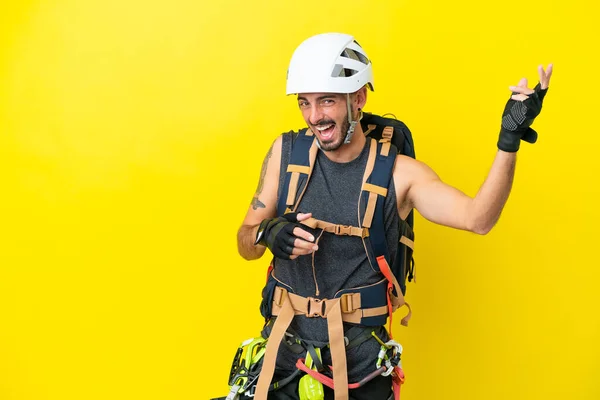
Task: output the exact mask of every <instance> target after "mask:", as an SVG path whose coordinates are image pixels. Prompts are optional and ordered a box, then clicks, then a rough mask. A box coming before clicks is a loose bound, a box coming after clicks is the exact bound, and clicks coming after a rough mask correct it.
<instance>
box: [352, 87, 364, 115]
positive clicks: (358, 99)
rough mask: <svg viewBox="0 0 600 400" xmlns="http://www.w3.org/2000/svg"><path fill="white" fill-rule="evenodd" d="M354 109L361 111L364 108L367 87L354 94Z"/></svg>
mask: <svg viewBox="0 0 600 400" xmlns="http://www.w3.org/2000/svg"><path fill="white" fill-rule="evenodd" d="M352 103H353V104H352V105H353V106H354V108H355V109H361V110H362V109H363V108H365V104H366V103H367V87H366V86H363V87H362V88H360V89H359V90H358V91H356V92H355V93H354V101H353V102H352Z"/></svg>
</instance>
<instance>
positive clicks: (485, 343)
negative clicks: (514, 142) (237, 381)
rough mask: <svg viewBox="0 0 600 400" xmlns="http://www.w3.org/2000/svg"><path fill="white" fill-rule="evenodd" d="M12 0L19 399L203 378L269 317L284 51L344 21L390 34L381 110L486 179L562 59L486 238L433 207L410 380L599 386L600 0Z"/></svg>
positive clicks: (434, 391) (539, 389)
mask: <svg viewBox="0 0 600 400" xmlns="http://www.w3.org/2000/svg"><path fill="white" fill-rule="evenodd" d="M484 3H485V2H482V1H479V0H477V1H476V0H456V1H449V2H446V1H435V2H432V1H422V0H420V1H416V0H413V1H386V2H375V1H373V2H370V3H367V2H364V1H354V0H347V1H343V2H324V1H314V0H306V1H301V2H287V1H279V2H275V1H273V2H267V1H253V2H242V1H231V0H224V1H219V2H202V1H193V0H170V1H139V0H135V1H134V0H130V1H121V0H119V1H117V0H103V1H99V0H88V1H81V0H63V1H58V0H57V1H45V2H44V1H39V2H38V1H28V0H27V1H26V0H20V1H16V0H13V1H11V2H4V3H3V5H2V12H1V13H0V182H1V190H2V191H1V196H0V399H2V400H46V399H52V400H55V399H56V400H59V399H60V400H71V399H86V400H87V399H90V400H91V399H144V400H150V399H169V400H171V399H173V400H175V399H177V400H179V399H206V398H209V397H216V396H223V395H225V394H226V392H227V386H226V381H227V376H228V372H229V367H230V363H231V359H232V356H233V354H234V352H235V349H236V348H237V346H238V344H239V343H240V342H241V341H242V340H244V339H247V338H249V337H252V336H256V335H258V332H259V330H260V328H261V317H260V315H259V312H258V305H259V301H260V290H261V289H262V284H263V282H264V279H265V273H264V272H265V268H266V265H267V262H268V259H267V257H265V258H263V259H262V260H259V261H255V262H244V261H243V260H242V259H241V258H240V257H239V256H238V255H237V251H236V231H237V228H238V226H239V224H240V223H241V221H242V219H243V216H244V214H245V212H246V209H247V207H248V204H249V203H250V200H251V198H252V195H253V193H254V190H255V188H256V183H257V180H258V174H259V171H260V166H261V162H262V159H263V157H264V154H265V153H266V150H267V148H268V146H269V145H270V143H271V142H272V140H273V139H274V138H275V137H276V136H277V135H278V134H280V133H281V132H284V131H287V130H290V129H297V128H300V127H302V126H303V125H302V120H301V118H300V114H299V112H298V111H297V108H296V105H295V101H294V99H293V98H292V97H289V98H287V97H285V95H284V90H285V75H286V68H287V63H288V61H289V57H290V56H291V53H292V51H293V49H294V48H295V46H296V45H298V44H299V43H300V42H301V41H302V40H303V39H305V38H306V37H308V36H310V35H313V34H316V33H320V32H324V31H343V32H349V33H353V34H355V35H356V37H357V38H358V41H359V43H360V44H361V45H362V46H364V47H365V49H366V50H367V53H368V55H369V56H370V57H371V58H372V60H373V64H374V68H375V79H376V82H375V86H376V92H374V93H370V95H369V100H368V103H367V107H366V109H367V111H373V112H377V113H380V114H382V113H386V112H392V113H394V114H395V115H396V116H397V117H398V118H400V119H401V120H403V121H404V122H405V123H407V124H408V126H409V127H410V129H411V130H412V132H413V135H414V139H415V143H416V149H417V156H418V158H419V159H421V160H423V161H425V162H426V163H428V164H429V165H430V166H431V167H433V168H434V169H435V170H436V171H437V172H438V173H439V174H440V175H441V177H442V178H443V179H444V180H445V181H446V182H448V183H451V184H453V185H455V186H457V187H459V188H461V189H462V190H464V191H465V192H467V193H469V194H471V195H474V194H475V193H476V191H477V189H478V187H479V185H480V183H481V182H482V181H483V179H484V177H485V175H486V173H487V170H488V168H489V166H490V165H491V161H492V159H493V156H494V153H495V151H496V150H495V143H496V139H497V133H498V128H499V122H500V115H501V113H502V110H503V107H504V104H505V101H506V99H507V98H508V95H509V91H508V86H509V85H511V84H516V83H517V82H518V80H519V78H521V77H522V76H525V77H528V78H529V79H530V83H531V86H533V84H535V82H536V79H537V73H536V67H537V65H538V64H544V65H547V64H548V63H550V62H553V63H554V64H555V74H554V76H553V78H552V82H551V89H550V91H549V93H548V96H547V97H546V101H545V104H544V110H543V112H542V114H541V116H540V117H539V118H538V120H537V121H536V123H535V125H534V127H535V128H536V129H537V130H538V132H539V134H540V138H539V142H538V143H537V144H535V145H534V146H531V145H527V144H525V145H523V146H522V151H521V152H520V154H519V159H518V168H517V176H516V181H515V185H514V190H513V192H512V195H511V198H510V200H509V203H508V205H507V207H506V209H505V211H504V214H503V216H502V218H501V221H500V223H499V224H498V225H497V227H496V228H495V229H494V230H493V231H492V232H491V233H490V234H489V235H487V236H484V237H481V236H476V235H472V234H468V233H466V232H459V231H455V230H451V229H447V228H444V227H440V226H435V225H433V224H431V223H428V222H426V221H425V220H423V219H422V218H421V217H417V220H416V235H417V236H416V240H417V248H416V255H415V257H416V263H417V276H418V283H417V284H410V285H409V288H408V301H409V302H410V303H411V305H412V307H413V312H414V317H413V319H412V321H411V324H410V327H409V328H404V327H400V325H399V324H398V320H399V318H398V317H396V319H395V322H396V323H395V336H396V338H397V339H398V340H399V341H401V342H402V344H403V345H404V347H405V353H404V357H403V363H404V368H405V371H406V374H407V381H406V385H405V386H404V387H403V398H404V399H413V400H430V399H445V400H451V399H508V398H510V399H598V398H600V376H599V374H600V361H599V360H600V344H599V342H600V341H599V339H600V322H599V320H600V318H599V312H598V307H599V306H600V301H599V300H598V285H599V283H600V282H599V281H600V272H599V271H598V261H597V257H596V250H597V248H598V242H597V239H596V237H597V233H596V230H595V228H596V227H597V226H598V224H599V223H600V212H599V211H598V203H599V200H600V199H599V197H600V196H599V191H600V189H599V188H598V172H600V168H599V161H598V146H599V145H600V139H599V135H598V133H599V132H598V131H599V130H598V126H597V125H598V121H597V116H598V111H597V108H598V100H597V99H598V93H599V92H600V90H599V89H600V88H599V87H598V86H599V85H598V77H597V74H598V72H597V69H598V67H597V64H596V59H597V58H596V54H597V46H598V45H597V42H598V39H599V37H600V35H599V32H598V28H597V27H598V18H599V17H600V12H599V9H598V5H597V4H598V3H597V2H596V1H593V0H587V1H586V0H570V1H558V0H549V1H543V2H542V1H532V0H525V1H521V2H507V1H502V2H491V3H488V4H487V5H484Z"/></svg>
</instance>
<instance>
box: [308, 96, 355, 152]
mask: <svg viewBox="0 0 600 400" xmlns="http://www.w3.org/2000/svg"><path fill="white" fill-rule="evenodd" d="M298 107H300V111H301V112H302V117H303V118H304V121H306V123H307V124H308V127H309V128H310V129H311V130H312V132H313V134H314V135H315V136H316V137H317V140H318V141H319V144H320V147H321V149H322V150H325V151H334V150H337V149H339V148H340V146H341V145H342V144H343V142H344V138H345V137H346V132H348V128H349V126H350V124H349V123H348V109H347V106H346V95H345V94H337V93H302V94H299V95H298Z"/></svg>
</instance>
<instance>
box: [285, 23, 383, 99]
mask: <svg viewBox="0 0 600 400" xmlns="http://www.w3.org/2000/svg"><path fill="white" fill-rule="evenodd" d="M366 84H368V85H369V88H370V89H371V90H373V69H372V67H371V61H370V60H369V58H368V57H367V54H366V53H365V51H364V50H363V49H362V48H361V47H360V46H359V45H358V43H357V42H356V41H355V40H354V37H352V36H350V35H346V34H343V33H323V34H319V35H316V36H313V37H310V38H308V39H306V40H305V41H304V42H302V43H301V44H300V46H298V48H296V51H294V54H293V55H292V59H291V61H290V65H289V68H288V73H287V87H286V92H287V94H288V95H289V94H297V93H354V92H356V91H357V90H359V89H360V88H362V87H363V86H364V85H366Z"/></svg>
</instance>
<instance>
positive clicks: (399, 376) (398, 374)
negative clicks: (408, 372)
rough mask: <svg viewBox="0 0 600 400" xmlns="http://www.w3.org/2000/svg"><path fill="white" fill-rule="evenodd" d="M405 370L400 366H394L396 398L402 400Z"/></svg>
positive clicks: (393, 377) (393, 375)
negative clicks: (401, 390) (401, 389)
mask: <svg viewBox="0 0 600 400" xmlns="http://www.w3.org/2000/svg"><path fill="white" fill-rule="evenodd" d="M404 379H405V378H404V371H402V368H400V367H399V366H397V365H396V366H395V367H394V373H393V374H392V390H393V391H394V400H400V387H401V385H402V384H403V383H404Z"/></svg>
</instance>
